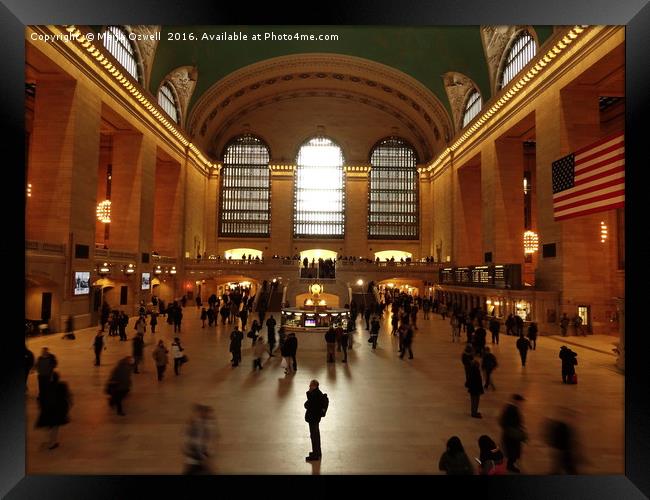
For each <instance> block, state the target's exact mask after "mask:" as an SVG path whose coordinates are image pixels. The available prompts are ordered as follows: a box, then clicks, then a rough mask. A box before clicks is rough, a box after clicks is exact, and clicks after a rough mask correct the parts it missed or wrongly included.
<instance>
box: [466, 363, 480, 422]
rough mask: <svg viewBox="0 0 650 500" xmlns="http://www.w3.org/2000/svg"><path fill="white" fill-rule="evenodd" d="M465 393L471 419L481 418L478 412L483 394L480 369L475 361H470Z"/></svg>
mask: <svg viewBox="0 0 650 500" xmlns="http://www.w3.org/2000/svg"><path fill="white" fill-rule="evenodd" d="M465 385H466V386H467V392H469V398H470V403H471V411H472V417H474V418H483V415H481V414H480V413H479V411H478V404H479V400H480V399H481V394H483V392H484V391H483V378H482V377H481V367H480V365H479V363H478V361H477V360H476V359H474V360H472V362H471V363H470V365H469V376H468V378H467V384H465Z"/></svg>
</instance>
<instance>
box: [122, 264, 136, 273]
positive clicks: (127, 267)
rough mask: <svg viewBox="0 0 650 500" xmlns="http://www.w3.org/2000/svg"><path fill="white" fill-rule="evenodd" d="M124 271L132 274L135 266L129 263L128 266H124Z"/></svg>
mask: <svg viewBox="0 0 650 500" xmlns="http://www.w3.org/2000/svg"><path fill="white" fill-rule="evenodd" d="M124 272H125V273H126V274H133V273H134V272H135V266H134V265H133V264H129V265H128V266H126V269H125V270H124Z"/></svg>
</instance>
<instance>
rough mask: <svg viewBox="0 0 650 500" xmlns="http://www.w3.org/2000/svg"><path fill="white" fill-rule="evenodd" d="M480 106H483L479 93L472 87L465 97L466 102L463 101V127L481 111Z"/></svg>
mask: <svg viewBox="0 0 650 500" xmlns="http://www.w3.org/2000/svg"><path fill="white" fill-rule="evenodd" d="M481 107H483V100H482V99H481V94H479V92H478V90H476V89H474V90H473V91H472V92H470V94H469V96H468V97H467V102H466V103H465V112H464V113H463V128H465V127H466V126H467V124H468V123H469V122H471V121H472V120H473V119H474V118H475V117H476V115H478V112H479V111H481Z"/></svg>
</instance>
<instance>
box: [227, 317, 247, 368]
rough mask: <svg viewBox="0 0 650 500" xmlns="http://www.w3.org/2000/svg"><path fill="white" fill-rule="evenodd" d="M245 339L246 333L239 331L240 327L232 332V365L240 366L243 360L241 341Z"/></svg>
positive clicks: (236, 327)
mask: <svg viewBox="0 0 650 500" xmlns="http://www.w3.org/2000/svg"><path fill="white" fill-rule="evenodd" d="M243 340H244V334H243V333H242V332H240V331H239V327H238V326H235V329H234V330H233V331H232V333H231V334H230V352H231V353H232V366H233V367H235V366H238V365H239V362H240V361H241V343H242V341H243Z"/></svg>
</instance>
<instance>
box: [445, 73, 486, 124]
mask: <svg viewBox="0 0 650 500" xmlns="http://www.w3.org/2000/svg"><path fill="white" fill-rule="evenodd" d="M442 80H443V83H444V86H445V91H446V92H447V97H448V98H449V106H450V107H451V114H452V116H453V118H454V126H455V131H456V132H458V131H460V130H461V129H462V128H463V116H464V114H465V103H466V102H467V97H468V95H469V93H470V92H471V91H472V90H474V89H476V90H477V91H478V87H477V86H476V84H475V83H474V82H473V81H472V79H470V78H469V77H467V76H465V75H463V74H462V73H457V72H456V71H450V72H448V73H445V74H444V75H442Z"/></svg>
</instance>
